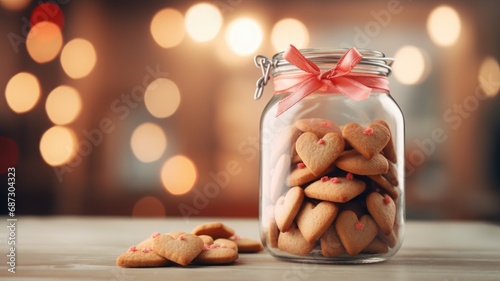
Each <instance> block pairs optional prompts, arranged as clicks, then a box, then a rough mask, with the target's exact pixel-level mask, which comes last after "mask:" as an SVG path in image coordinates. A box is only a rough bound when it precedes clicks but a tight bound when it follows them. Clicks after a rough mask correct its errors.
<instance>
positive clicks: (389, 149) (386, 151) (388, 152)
mask: <svg viewBox="0 0 500 281" xmlns="http://www.w3.org/2000/svg"><path fill="white" fill-rule="evenodd" d="M374 123H378V124H381V125H383V126H384V127H386V128H387V130H388V131H389V141H388V142H387V144H386V146H385V147H384V148H383V149H382V154H383V155H384V156H385V158H387V160H389V161H391V162H392V163H397V161H398V157H397V155H396V149H395V147H394V140H393V139H392V133H391V128H390V127H389V125H388V124H387V122H385V121H384V120H376V121H375V122H374ZM396 185H397V184H396Z"/></svg>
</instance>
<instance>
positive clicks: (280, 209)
mask: <svg viewBox="0 0 500 281" xmlns="http://www.w3.org/2000/svg"><path fill="white" fill-rule="evenodd" d="M303 200H304V190H303V189H302V188H300V186H295V187H292V188H290V190H288V192H287V193H286V195H285V196H282V197H280V198H278V201H277V202H276V205H275V206H274V217H275V219H276V224H277V225H278V228H279V229H280V230H281V232H286V231H287V230H288V228H289V227H290V225H291V224H292V222H293V220H294V219H295V216H296V215H297V213H298V212H299V210H300V206H301V205H302V201H303Z"/></svg>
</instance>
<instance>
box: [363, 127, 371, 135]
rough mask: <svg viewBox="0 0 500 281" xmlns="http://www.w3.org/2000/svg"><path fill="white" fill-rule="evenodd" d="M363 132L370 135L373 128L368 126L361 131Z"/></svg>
mask: <svg viewBox="0 0 500 281" xmlns="http://www.w3.org/2000/svg"><path fill="white" fill-rule="evenodd" d="M363 134H365V135H371V134H373V129H372V128H370V127H368V128H366V129H365V130H364V131H363Z"/></svg>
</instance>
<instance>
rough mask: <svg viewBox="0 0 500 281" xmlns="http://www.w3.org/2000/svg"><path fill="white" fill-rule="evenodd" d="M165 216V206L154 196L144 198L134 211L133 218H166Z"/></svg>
mask: <svg viewBox="0 0 500 281" xmlns="http://www.w3.org/2000/svg"><path fill="white" fill-rule="evenodd" d="M165 215H166V212H165V206H163V203H162V202H161V201H160V200H159V199H157V198H156V197H153V196H145V197H142V198H141V199H139V200H138V201H137V202H136V203H135V204H134V208H133V209H132V217H164V216H165Z"/></svg>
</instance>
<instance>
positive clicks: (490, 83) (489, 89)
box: [478, 57, 500, 97]
mask: <svg viewBox="0 0 500 281" xmlns="http://www.w3.org/2000/svg"><path fill="white" fill-rule="evenodd" d="M478 79H479V85H480V86H481V89H482V90H483V91H484V93H485V94H486V95H488V96H490V97H493V96H496V95H497V94H498V90H500V66H499V65H498V61H497V60H496V59H495V58H493V57H486V58H485V59H484V60H483V62H482V63H481V66H480V68H479V76H478Z"/></svg>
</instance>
